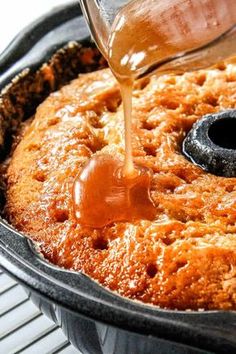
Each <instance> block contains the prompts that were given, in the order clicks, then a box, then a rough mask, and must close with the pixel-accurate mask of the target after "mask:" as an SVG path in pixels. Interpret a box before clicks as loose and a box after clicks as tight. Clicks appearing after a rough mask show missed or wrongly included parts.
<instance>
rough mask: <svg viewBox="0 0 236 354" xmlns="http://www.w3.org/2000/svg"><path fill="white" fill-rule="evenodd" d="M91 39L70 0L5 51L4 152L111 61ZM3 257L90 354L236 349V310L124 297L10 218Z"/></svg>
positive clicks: (0, 81) (1, 82) (1, 81)
mask: <svg viewBox="0 0 236 354" xmlns="http://www.w3.org/2000/svg"><path fill="white" fill-rule="evenodd" d="M88 38H89V36H88V30H87V28H86V26H85V23H84V21H83V18H82V16H81V12H80V9H79V6H78V4H77V3H70V4H67V5H65V6H63V7H59V8H57V9H55V10H54V11H52V12H50V13H48V14H47V15H46V16H43V17H41V18H40V19H39V20H38V21H36V22H34V23H33V24H32V25H30V26H29V27H27V28H26V29H25V30H24V31H23V32H21V34H20V35H18V37H16V39H15V40H14V41H13V42H12V43H11V44H10V46H9V47H8V48H7V49H6V51H5V52H4V53H3V54H2V55H1V57H0V73H1V77H0V89H1V90H3V91H2V95H1V98H0V144H1V158H2V159H4V158H5V156H6V155H7V153H8V152H9V150H10V145H11V135H12V134H13V133H14V131H15V129H17V126H18V124H19V122H20V121H22V120H24V119H27V118H28V117H29V116H30V115H32V113H33V112H34V111H35V109H36V107H37V105H38V104H39V103H40V102H41V101H42V100H43V99H44V98H45V97H46V96H47V95H48V94H49V93H50V92H51V91H53V90H55V89H57V88H59V87H60V86H62V85H63V84H65V83H66V82H68V81H69V80H71V79H72V78H74V77H76V76H77V75H78V73H80V72H87V71H91V70H94V69H97V68H99V67H103V66H104V65H106V64H105V61H104V60H103V59H102V58H101V56H100V54H99V53H98V51H97V50H96V49H95V48H94V45H92V43H91V42H90V41H89V39H88ZM68 42H69V43H68ZM48 67H50V68H52V71H53V76H52V77H51V76H50V78H49V75H47V72H48V71H47V68H48ZM1 190H2V191H3V190H4V183H3V181H2V184H1ZM1 203H2V205H1V207H3V205H4V193H1ZM0 264H1V267H2V268H3V270H4V271H7V272H8V273H9V274H10V275H11V276H12V277H14V278H16V279H17V280H18V281H19V282H20V283H21V284H22V285H23V286H24V287H25V289H26V291H27V292H28V293H29V295H30V297H31V299H32V300H33V302H34V303H35V304H37V306H38V307H39V308H40V309H41V310H42V311H43V312H44V313H45V314H46V315H47V316H49V317H50V318H51V319H52V320H53V321H55V322H56V323H58V324H59V325H60V326H61V327H62V329H63V331H64V333H65V334H66V335H67V336H68V338H69V340H70V341H71V343H73V345H74V346H75V347H77V348H78V349H79V350H80V351H81V352H82V353H84V354H85V353H88V354H102V353H104V354H151V353H152V354H171V353H176V354H187V353H188V354H193V353H236V314H235V313H234V312H221V311H212V312H209V311H206V312H189V311H188V312H179V311H167V310H161V309H158V308H155V307H152V306H148V305H144V304H141V303H138V302H134V301H130V300H128V299H125V298H121V297H120V296H118V295H116V294H113V293H111V292H110V291H107V290H106V289H104V288H102V287H101V286H99V285H98V284H97V283H95V282H94V281H92V280H91V279H89V278H88V277H87V276H85V275H83V274H81V273H75V272H71V271H66V270H63V269H60V268H58V267H56V266H53V265H51V264H49V263H47V262H46V261H45V260H43V259H42V258H41V257H40V256H39V255H38V254H37V251H36V250H35V248H34V245H33V244H32V243H31V241H29V240H28V239H27V238H26V237H24V235H22V234H20V233H18V232H17V231H16V230H14V229H13V228H12V227H11V226H10V225H8V224H7V222H6V221H4V220H3V219H1V225H0Z"/></svg>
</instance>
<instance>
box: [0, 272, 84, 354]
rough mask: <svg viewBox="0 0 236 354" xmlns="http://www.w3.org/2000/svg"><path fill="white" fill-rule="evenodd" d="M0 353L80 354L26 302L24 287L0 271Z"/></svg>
mask: <svg viewBox="0 0 236 354" xmlns="http://www.w3.org/2000/svg"><path fill="white" fill-rule="evenodd" d="M0 353H1V354H19V353H21V354H38V353H40V354H58V353H60V354H81V353H80V352H79V351H78V350H76V349H75V348H73V347H72V346H71V344H70V343H69V341H68V340H67V338H66V337H65V336H64V334H63V333H62V331H61V329H60V328H59V327H58V326H57V325H55V324H54V323H53V322H52V321H50V320H49V319H48V318H47V317H46V316H44V315H43V314H42V313H41V312H40V311H39V310H38V309H37V307H36V306H35V305H34V304H33V303H32V302H31V301H30V300H29V299H28V296H27V294H26V293H25V292H24V290H23V288H22V287H21V286H20V285H19V284H18V283H17V282H16V281H15V280H13V279H11V278H10V277H9V276H8V275H7V274H5V273H4V272H2V271H1V270H0Z"/></svg>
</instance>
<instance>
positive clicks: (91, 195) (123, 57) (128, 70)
mask: <svg viewBox="0 0 236 354" xmlns="http://www.w3.org/2000/svg"><path fill="white" fill-rule="evenodd" d="M232 1H235V0H229V2H230V3H231V2H232ZM218 3H221V13H219V11H217V10H216V9H217V6H216V5H219V4H218ZM222 4H223V2H222V0H208V1H207V2H206V1H204V0H199V1H189V0H183V1H179V0H171V2H170V0H166V1H155V0H136V1H131V2H130V3H128V5H126V6H124V7H123V8H122V9H121V10H120V11H119V12H118V14H117V16H116V18H115V20H114V22H113V25H112V27H111V32H110V37H109V40H108V45H107V59H108V63H109V66H110V68H111V70H112V72H113V74H114V75H115V77H116V79H117V80H118V82H119V84H120V89H121V95H122V101H123V109H124V121H125V158H124V161H121V160H120V159H118V158H116V157H114V156H108V155H102V154H100V155H96V156H94V157H92V158H91V159H90V161H89V162H88V163H87V165H86V166H85V167H84V169H83V170H82V172H81V173H80V174H79V175H78V177H77V178H76V180H75V183H74V190H73V198H74V210H75V216H76V218H77V220H78V221H79V223H80V224H83V225H87V226H90V227H93V228H100V227H103V226H105V225H108V224H110V223H112V222H115V221H133V220H135V219H150V220H152V219H154V218H155V214H156V209H155V206H154V204H153V202H152V200H151V196H150V186H151V176H152V173H151V171H149V170H148V169H143V168H141V167H140V166H138V165H135V164H134V162H133V157H132V89H133V82H134V80H135V78H136V77H138V75H139V74H140V73H142V72H145V71H148V70H149V67H151V66H152V65H153V64H156V63H159V62H160V63H161V62H162V61H165V60H166V58H169V57H171V56H173V55H176V54H177V53H182V52H185V51H190V50H192V49H194V48H197V47H199V46H202V45H204V44H206V43H207V42H209V41H210V40H213V39H214V38H216V37H217V35H218V34H219V33H220V32H221V33H222V32H224V30H226V29H227V28H228V27H229V26H230V24H229V22H230V21H232V23H233V22H234V19H233V18H230V16H231V15H230V14H229V18H228V21H223V17H224V16H226V12H225V8H224V6H223V5H222ZM232 4H233V2H232ZM204 6H205V7H204ZM222 6H223V7H222ZM203 7H204V8H203ZM218 10H219V6H218ZM186 11H188V15H187V16H186ZM190 24H191V25H190ZM224 26H225V28H224Z"/></svg>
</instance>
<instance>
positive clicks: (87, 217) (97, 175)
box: [74, 154, 156, 228]
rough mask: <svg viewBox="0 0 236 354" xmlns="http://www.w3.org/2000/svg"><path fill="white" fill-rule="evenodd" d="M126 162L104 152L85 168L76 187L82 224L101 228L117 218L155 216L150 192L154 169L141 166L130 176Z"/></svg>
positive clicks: (77, 205)
mask: <svg viewBox="0 0 236 354" xmlns="http://www.w3.org/2000/svg"><path fill="white" fill-rule="evenodd" d="M123 164H124V163H123V161H121V160H119V159H118V158H114V157H112V156H110V155H105V154H101V155H97V156H93V157H92V158H91V159H90V160H89V162H88V164H87V165H86V166H85V167H84V169H83V171H82V172H81V174H80V175H79V176H78V178H77V179H76V183H75V186H74V202H75V216H76V218H77V220H78V221H79V222H80V223H81V224H84V225H87V226H90V227H94V228H100V227H103V226H106V225H108V224H110V223H112V222H114V221H126V220H128V221H133V220H135V219H153V218H154V217H155V214H156V209H155V207H154V205H153V203H152V201H151V199H150V195H149V189H150V183H151V177H152V174H151V172H150V171H149V170H147V169H145V168H140V167H139V168H135V173H134V175H132V176H131V177H127V176H124V175H123Z"/></svg>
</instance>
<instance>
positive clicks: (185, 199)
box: [5, 64, 236, 309]
mask: <svg viewBox="0 0 236 354" xmlns="http://www.w3.org/2000/svg"><path fill="white" fill-rule="evenodd" d="M235 106H236V66H235V65H232V64H228V65H227V66H223V65H222V66H220V67H219V68H218V69H217V68H216V69H212V70H208V71H207V70H205V71H199V72H195V73H187V74H184V75H183V76H168V75H164V76H163V77H161V78H157V77H156V76H152V77H151V78H150V79H146V80H144V81H142V82H140V83H137V84H136V86H135V88H134V91H133V122H132V128H133V140H132V148H133V156H134V162H135V163H136V164H138V165H139V166H143V167H145V168H150V169H151V170H152V171H153V178H152V180H151V191H150V192H151V198H152V201H153V202H154V204H155V208H156V211H157V213H156V217H155V220H153V221H150V220H136V221H134V222H133V223H129V222H121V221H119V222H114V223H112V224H110V225H108V226H105V227H103V228H100V229H91V228H89V227H84V226H82V225H80V224H78V222H77V220H76V219H75V215H74V211H73V205H72V198H71V193H72V188H73V183H74V179H75V177H76V176H77V175H78V173H79V172H80V171H81V170H82V168H83V167H84V165H85V164H86V163H87V162H88V160H89V159H91V158H92V157H93V156H95V155H99V154H110V155H113V156H116V158H118V159H119V158H120V159H121V160H122V159H123V157H124V142H123V133H124V131H123V130H124V127H123V111H122V104H121V97H120V91H119V88H118V85H117V82H116V81H115V79H114V78H113V76H112V74H111V72H110V71H109V70H104V71H98V72H94V73H91V74H86V75H81V76H80V77H79V78H78V79H76V80H74V81H73V82H72V83H71V84H69V85H68V86H65V87H64V88H62V89H61V90H60V91H59V92H56V93H53V94H51V95H50V96H49V97H48V98H47V99H46V100H45V102H44V103H43V104H41V105H40V106H39V107H38V109H37V112H36V115H35V118H34V120H33V122H32V123H30V125H29V126H28V127H27V128H26V129H25V131H24V134H23V138H22V139H21V141H20V143H19V144H18V145H17V147H16V149H15V151H14V152H13V155H12V158H11V162H10V165H9V168H8V171H7V176H6V177H7V202H6V208H5V215H6V217H7V219H8V220H9V222H10V223H12V225H14V226H15V227H16V228H17V229H18V230H19V231H22V232H23V233H25V234H27V235H28V236H29V237H30V238H31V239H32V240H34V241H36V242H37V243H38V244H39V246H40V250H41V252H42V253H43V255H44V256H45V257H46V258H47V259H48V260H49V261H50V262H52V263H54V264H57V265H59V266H63V267H65V268H67V269H72V270H76V271H83V272H84V273H86V274H87V275H89V276H90V277H91V278H93V279H95V280H97V281H98V282H99V283H100V284H102V285H103V286H105V287H107V288H108V289H110V290H114V291H117V292H118V293H119V294H120V295H123V296H127V297H129V298H131V299H136V300H140V301H143V302H146V303H151V304H155V305H158V306H161V307H166V308H174V309H199V308H205V309H235V308H236V293H235V287H236V268H235V267H236V251H235V249H236V247H235V246H236V225H235V222H236V189H235V182H236V179H235V178H224V177H216V176H214V175H211V174H208V173H206V172H204V171H203V170H202V169H200V168H199V167H197V166H195V165H193V164H192V163H191V162H189V161H187V160H186V159H185V158H184V157H183V155H182V153H181V145H182V141H183V139H184V137H185V135H186V133H187V132H188V131H189V130H190V129H191V127H192V125H193V123H194V122H195V121H196V120H197V119H199V118H201V117H202V115H204V114H206V113H211V112H217V111H219V110H222V109H228V108H235ZM92 208H93V205H92V203H91V209H92Z"/></svg>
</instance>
